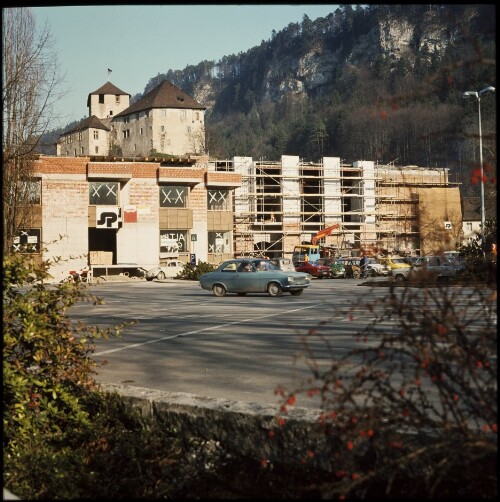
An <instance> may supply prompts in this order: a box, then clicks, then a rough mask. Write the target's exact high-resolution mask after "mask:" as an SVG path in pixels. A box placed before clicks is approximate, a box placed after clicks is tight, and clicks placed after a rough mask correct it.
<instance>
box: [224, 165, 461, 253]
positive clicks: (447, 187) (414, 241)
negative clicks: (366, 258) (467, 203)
mask: <svg viewBox="0 0 500 502" xmlns="http://www.w3.org/2000/svg"><path fill="white" fill-rule="evenodd" d="M228 164H230V162H229V161H228ZM232 164H233V167H232V169H234V171H235V172H238V173H240V174H241V176H242V186H241V187H240V188H237V189H236V190H235V194H234V201H235V207H234V217H235V229H234V238H235V243H234V248H235V252H236V253H237V254H241V255H246V254H265V255H268V256H283V255H284V256H288V257H289V256H290V255H291V253H292V251H293V247H294V246H295V245H300V244H303V243H305V242H310V241H311V238H312V236H313V235H314V234H315V233H317V232H318V231H320V230H322V229H324V228H327V227H330V226H332V225H334V224H339V229H338V230H336V231H334V232H332V234H331V235H330V236H326V237H324V238H323V239H322V241H321V243H322V244H323V245H325V246H328V248H329V251H330V253H331V254H334V255H339V254H342V255H355V254H358V253H359V252H360V250H361V249H364V250H365V251H367V252H368V253H370V254H379V253H390V254H398V255H399V254H401V255H417V254H422V255H423V254H432V253H436V254H437V253H440V252H442V251H445V250H454V249H456V245H457V243H458V244H460V243H461V241H462V213H461V205H460V192H459V188H458V184H457V183H452V182H451V181H450V179H449V173H448V169H440V168H419V167H416V166H407V167H394V166H381V165H376V164H375V163H374V162H372V161H359V162H354V163H353V164H352V165H350V164H349V165H348V164H342V163H341V161H340V158H338V157H324V158H323V159H322V160H321V162H319V163H312V162H306V163H304V162H301V161H300V159H299V157H294V156H283V157H282V158H281V162H268V161H253V160H252V159H251V158H248V157H236V158H234V159H233V161H232Z"/></svg>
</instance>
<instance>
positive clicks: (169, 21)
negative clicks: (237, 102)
mask: <svg viewBox="0 0 500 502" xmlns="http://www.w3.org/2000/svg"><path fill="white" fill-rule="evenodd" d="M338 7H339V6H338V4H224V5H217V4H213V5H212V4H209V5H207V4H203V5H201V4H200V5H196V4H191V5H188V4H178V5H175V4H174V5H173V4H169V5H141V6H139V5H104V6H96V5H92V6H62V7H61V6H54V7H32V11H33V13H34V15H35V21H36V24H37V26H38V27H40V28H41V27H43V26H44V25H45V23H47V25H48V27H49V29H50V31H51V33H52V36H53V39H54V43H55V45H54V49H55V52H56V54H57V60H58V64H59V69H60V71H61V73H62V74H63V75H64V77H65V81H64V84H63V86H64V88H65V89H66V90H67V94H66V95H65V97H63V98H62V99H60V100H59V102H58V103H57V108H56V110H55V112H56V114H57V115H60V116H61V117H62V119H61V121H60V123H55V124H54V126H53V127H50V129H56V128H58V127H64V126H66V125H67V124H69V123H70V122H72V121H75V120H80V119H82V118H84V117H87V116H88V108H87V97H88V95H89V93H91V92H94V91H95V90H97V89H98V88H99V87H101V86H102V85H104V84H105V83H106V82H107V81H108V69H110V70H112V72H111V74H109V80H110V81H111V82H112V83H113V84H114V85H116V86H117V87H118V88H119V89H120V90H122V91H124V92H127V93H129V94H130V95H131V96H134V95H135V94H137V93H142V92H144V89H145V87H146V85H147V83H148V81H149V79H150V78H152V77H154V76H155V75H157V74H158V73H166V72H167V71H168V70H169V69H172V70H183V69H184V68H185V67H186V66H188V65H196V64H198V63H200V62H201V61H205V60H208V61H218V60H219V59H221V58H222V57H223V56H229V55H231V54H238V53H240V52H246V51H247V50H249V49H251V48H252V47H255V46H256V45H260V43H261V42H262V41H263V40H269V39H270V38H271V35H272V30H273V29H274V30H275V31H276V32H279V31H281V30H282V29H284V28H285V27H286V26H288V25H289V24H290V23H295V22H298V23H300V22H302V19H303V16H304V14H307V16H308V17H309V18H310V19H311V20H312V21H314V20H315V19H317V18H318V17H325V16H327V15H328V14H329V13H332V12H334V11H335V10H336V9H337V8H338Z"/></svg>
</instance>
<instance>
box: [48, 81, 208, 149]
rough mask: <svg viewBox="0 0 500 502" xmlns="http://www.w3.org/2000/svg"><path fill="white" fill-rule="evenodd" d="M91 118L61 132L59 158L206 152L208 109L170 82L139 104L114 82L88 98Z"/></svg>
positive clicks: (164, 83)
mask: <svg viewBox="0 0 500 502" xmlns="http://www.w3.org/2000/svg"><path fill="white" fill-rule="evenodd" d="M87 106H88V108H89V117H88V118H86V119H85V120H83V121H82V122H80V123H79V124H78V125H77V126H76V127H74V128H73V129H72V130H71V131H68V132H66V133H65V134H63V135H61V137H60V139H59V141H58V143H57V155H58V156H72V157H76V156H94V155H102V156H109V155H113V156H123V157H136V158H145V157H150V156H155V155H158V154H162V155H167V156H168V155H172V156H183V155H202V154H204V152H205V107H203V106H202V105H200V104H199V103H198V102H197V101H196V100H194V99H193V98H191V97H190V96H188V95H187V94H186V93H185V92H184V91H182V90H181V89H179V88H178V87H176V86H175V85H173V84H172V83H170V82H169V81H167V80H164V81H163V82H161V83H160V84H159V85H158V86H156V87H155V88H154V89H153V90H151V91H150V92H149V93H148V94H146V95H145V96H144V97H143V98H142V99H140V100H139V101H137V102H136V103H134V104H132V105H130V95H129V94H127V93H125V92H123V91H122V90H120V89H118V87H116V86H115V85H113V84H112V83H111V82H107V83H106V84H104V85H103V86H102V87H100V88H99V89H97V90H96V91H94V92H91V93H90V94H89V96H88V100H87Z"/></svg>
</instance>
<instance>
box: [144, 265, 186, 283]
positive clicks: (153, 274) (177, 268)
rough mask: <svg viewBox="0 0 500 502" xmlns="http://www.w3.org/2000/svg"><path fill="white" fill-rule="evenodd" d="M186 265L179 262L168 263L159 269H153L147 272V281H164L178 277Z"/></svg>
mask: <svg viewBox="0 0 500 502" xmlns="http://www.w3.org/2000/svg"><path fill="white" fill-rule="evenodd" d="M184 265H185V263H183V262H182V261H179V260H171V261H168V262H166V263H164V264H162V265H160V266H158V267H153V268H151V269H149V270H148V271H147V272H146V281H152V280H153V279H158V280H159V281H162V280H163V279H167V278H170V279H172V278H174V277H176V276H177V275H178V274H179V273H180V272H181V271H182V270H183V269H184Z"/></svg>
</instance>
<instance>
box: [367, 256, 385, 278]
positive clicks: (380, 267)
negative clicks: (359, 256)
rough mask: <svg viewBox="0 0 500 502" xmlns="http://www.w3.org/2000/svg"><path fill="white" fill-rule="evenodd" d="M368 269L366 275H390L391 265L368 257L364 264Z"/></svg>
mask: <svg viewBox="0 0 500 502" xmlns="http://www.w3.org/2000/svg"><path fill="white" fill-rule="evenodd" d="M366 269H367V271H368V275H371V276H376V275H384V276H387V275H390V273H391V267H389V265H387V263H380V262H379V261H378V260H377V258H368V264H367V266H366Z"/></svg>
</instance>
